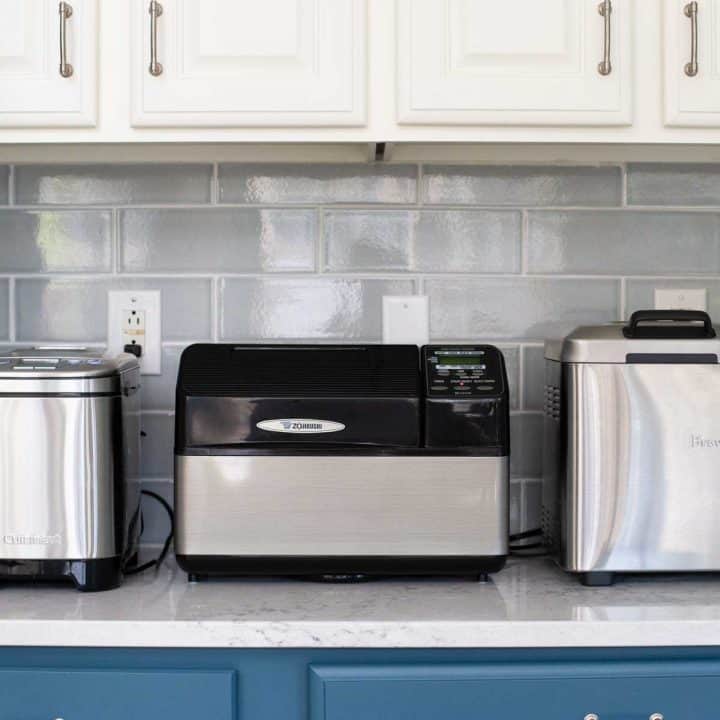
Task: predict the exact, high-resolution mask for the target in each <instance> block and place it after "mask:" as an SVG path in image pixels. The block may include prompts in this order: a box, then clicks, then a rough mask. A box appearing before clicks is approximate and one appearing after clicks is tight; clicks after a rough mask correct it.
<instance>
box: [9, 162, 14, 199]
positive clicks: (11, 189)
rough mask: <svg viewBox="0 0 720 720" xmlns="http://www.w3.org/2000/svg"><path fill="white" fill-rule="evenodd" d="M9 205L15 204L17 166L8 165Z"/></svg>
mask: <svg viewBox="0 0 720 720" xmlns="http://www.w3.org/2000/svg"><path fill="white" fill-rule="evenodd" d="M7 190H8V205H15V166H14V165H10V166H9V167H8V188H7Z"/></svg>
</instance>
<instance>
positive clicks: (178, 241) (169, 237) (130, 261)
mask: <svg viewBox="0 0 720 720" xmlns="http://www.w3.org/2000/svg"><path fill="white" fill-rule="evenodd" d="M316 235H317V213H316V211H314V210H302V209H299V208H278V209H265V210H257V209H254V208H237V209H236V208H232V209H230V208H210V209H200V208H198V209H191V210H175V209H169V210H168V209H163V210H145V209H143V210H124V211H122V212H121V214H120V248H121V250H120V253H121V254H120V262H121V268H122V269H123V270H124V271H125V272H164V271H168V272H258V271H265V272H277V271H306V270H313V269H314V268H315V238H316Z"/></svg>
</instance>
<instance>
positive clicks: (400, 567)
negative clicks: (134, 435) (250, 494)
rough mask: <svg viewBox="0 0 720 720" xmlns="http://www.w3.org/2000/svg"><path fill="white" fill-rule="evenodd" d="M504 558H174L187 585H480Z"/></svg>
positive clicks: (197, 556) (485, 556)
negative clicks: (422, 578)
mask: <svg viewBox="0 0 720 720" xmlns="http://www.w3.org/2000/svg"><path fill="white" fill-rule="evenodd" d="M506 559H507V558H506V556H505V555H481V556H467V557H465V556H452V557H446V556H438V557H430V556H424V557H411V556H407V557H400V556H392V557H391V556H354V555H353V556H350V555H346V556H331V557H280V556H267V557H261V556H252V557H249V556H244V557H243V556H234V555H177V562H178V565H179V566H180V567H181V568H182V569H183V570H184V571H185V572H186V573H188V580H189V581H190V582H200V581H203V580H207V579H209V578H210V577H212V576H226V577H227V576H237V577H241V576H247V575H264V576H269V575H283V576H287V575H290V576H300V577H306V578H309V579H317V578H320V579H322V580H325V581H332V582H348V578H352V579H353V580H354V581H355V582H357V580H358V579H359V578H362V579H366V578H370V577H397V576H402V575H405V576H407V575H428V576H433V575H435V576H441V575H444V576H456V577H469V578H471V579H473V580H477V581H483V580H486V579H487V575H488V574H489V573H494V572H499V571H500V570H502V569H503V567H505V561H506Z"/></svg>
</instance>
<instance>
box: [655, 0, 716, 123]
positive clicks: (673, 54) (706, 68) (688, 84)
mask: <svg viewBox="0 0 720 720" xmlns="http://www.w3.org/2000/svg"><path fill="white" fill-rule="evenodd" d="M687 5H688V2H687V0H665V4H664V6H663V11H664V19H663V21H664V26H665V52H664V58H665V124H666V125H670V126H676V127H692V126H705V127H720V0H698V2H697V74H695V75H689V74H688V73H687V72H686V65H687V64H688V63H689V62H690V61H691V51H692V47H691V45H692V40H691V37H692V22H693V21H692V18H691V17H688V16H687V15H686V14H685V7H686V6H687Z"/></svg>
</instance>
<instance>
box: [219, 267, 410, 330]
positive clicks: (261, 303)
mask: <svg viewBox="0 0 720 720" xmlns="http://www.w3.org/2000/svg"><path fill="white" fill-rule="evenodd" d="M414 289H415V288H414V283H413V282H412V281H409V280H373V279H367V280H366V279H344V278H307V279H304V278H225V279H223V281H222V284H221V308H222V310H221V312H222V324H221V337H223V338H225V339H235V340H261V339H267V340H281V339H288V340H295V339H297V340H299V339H304V338H308V339H318V340H349V341H353V340H380V339H381V338H382V296H383V295H409V294H412V293H413V292H414Z"/></svg>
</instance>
